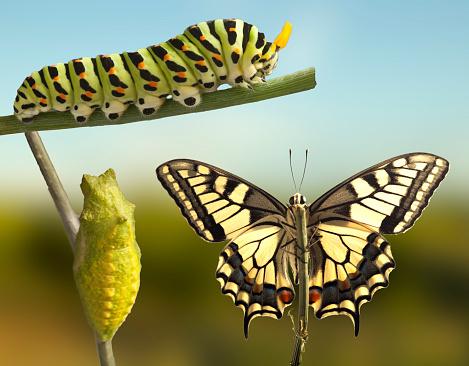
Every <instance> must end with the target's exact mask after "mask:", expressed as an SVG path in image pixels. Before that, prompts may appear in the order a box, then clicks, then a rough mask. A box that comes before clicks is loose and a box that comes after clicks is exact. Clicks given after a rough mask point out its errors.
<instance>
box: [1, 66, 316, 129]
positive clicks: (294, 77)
mask: <svg viewBox="0 0 469 366" xmlns="http://www.w3.org/2000/svg"><path fill="white" fill-rule="evenodd" d="M315 86H316V79H315V70H314V67H310V68H309V69H306V70H302V71H298V72H295V73H293V74H289V75H285V76H281V77H278V78H275V79H271V80H269V81H268V82H267V83H266V84H260V83H257V84H254V85H253V88H254V91H252V90H246V89H243V88H230V89H225V90H220V91H216V92H213V93H206V94H204V95H203V96H202V103H200V105H199V106H197V107H194V108H187V107H184V106H183V105H181V104H180V103H178V102H175V101H174V100H171V99H169V100H167V101H166V102H165V103H164V104H163V106H162V107H161V108H160V109H159V110H158V112H157V113H156V114H155V115H153V116H142V114H141V113H140V112H139V110H138V109H137V107H135V106H134V105H131V106H130V107H129V108H128V109H127V111H126V112H125V113H124V115H123V116H122V117H121V118H119V119H117V120H114V121H110V120H108V119H106V117H104V114H103V113H102V112H101V111H99V110H98V111H95V112H94V113H93V114H92V115H91V117H90V119H89V121H88V122H85V123H78V122H76V121H75V119H74V118H73V116H72V114H71V113H66V112H64V113H58V112H55V111H51V112H47V113H39V115H38V116H37V117H36V119H35V120H34V122H32V123H23V122H21V121H19V120H18V119H17V118H16V117H15V116H4V117H0V135H7V134H12V133H19V132H27V131H44V130H58V129H64V128H76V127H93V126H104V125H119V124H124V123H131V122H138V121H148V120H154V119H159V118H164V117H170V116H177V115H180V114H187V113H198V112H206V111H209V110H214V109H220V108H226V107H231V106H235V105H241V104H245V103H253V102H259V101H261V100H264V99H269V98H275V97H280V96H283V95H288V94H293V93H298V92H302V91H305V90H309V89H313V88H314V87H315Z"/></svg>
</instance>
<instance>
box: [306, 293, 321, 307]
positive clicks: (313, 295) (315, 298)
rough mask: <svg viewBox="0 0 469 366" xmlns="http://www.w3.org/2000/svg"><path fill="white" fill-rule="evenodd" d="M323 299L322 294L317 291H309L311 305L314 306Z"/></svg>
mask: <svg viewBox="0 0 469 366" xmlns="http://www.w3.org/2000/svg"><path fill="white" fill-rule="evenodd" d="M320 298H321V293H320V292H319V291H317V290H309V304H310V305H311V304H314V303H315V302H316V301H318V300H319V299H320Z"/></svg>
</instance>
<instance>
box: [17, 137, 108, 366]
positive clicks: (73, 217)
mask: <svg viewBox="0 0 469 366" xmlns="http://www.w3.org/2000/svg"><path fill="white" fill-rule="evenodd" d="M25 136H26V139H27V140H28V143H29V146H30V148H31V151H32V152H33V155H34V157H35V158H36V161H37V164H38V165H39V169H40V170H41V173H42V176H43V177H44V180H45V181H46V184H47V187H48V188H49V192H50V194H51V196H52V199H53V200H54V203H55V206H56V207H57V211H58V212H59V215H60V218H61V219H62V223H63V225H64V227H65V231H66V233H67V236H68V241H69V242H70V245H71V246H72V249H73V248H74V244H75V239H76V236H77V233H78V229H79V227H80V222H79V221H78V216H77V214H76V213H75V211H73V208H72V205H71V204H70V200H69V199H68V196H67V193H66V192H65V190H64V187H63V186H62V183H61V182H60V179H59V176H58V175H57V172H56V171H55V169H54V165H53V164H52V161H51V160H50V158H49V155H48V154H47V150H46V148H45V146H44V144H43V143H42V140H41V137H40V136H39V133H37V132H36V131H31V132H26V133H25ZM96 344H97V347H98V354H99V360H100V362H101V366H114V365H115V362H114V356H113V354H112V341H111V340H109V341H105V342H102V341H100V340H99V339H98V338H96Z"/></svg>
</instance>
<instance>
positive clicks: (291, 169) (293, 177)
mask: <svg viewBox="0 0 469 366" xmlns="http://www.w3.org/2000/svg"><path fill="white" fill-rule="evenodd" d="M290 171H291V177H292V179H293V184H294V185H295V192H298V190H297V189H296V182H295V176H294V175H293V168H292V165H291V149H290Z"/></svg>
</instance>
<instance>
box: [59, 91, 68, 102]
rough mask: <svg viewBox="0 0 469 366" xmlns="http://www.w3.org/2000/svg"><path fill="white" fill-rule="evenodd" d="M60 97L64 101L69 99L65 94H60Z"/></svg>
mask: <svg viewBox="0 0 469 366" xmlns="http://www.w3.org/2000/svg"><path fill="white" fill-rule="evenodd" d="M59 97H60V98H62V99H63V100H66V99H67V96H66V95H65V94H62V93H60V94H59Z"/></svg>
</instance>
